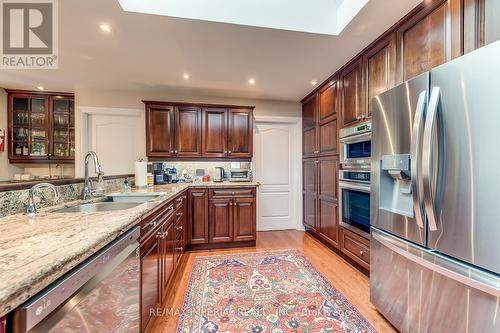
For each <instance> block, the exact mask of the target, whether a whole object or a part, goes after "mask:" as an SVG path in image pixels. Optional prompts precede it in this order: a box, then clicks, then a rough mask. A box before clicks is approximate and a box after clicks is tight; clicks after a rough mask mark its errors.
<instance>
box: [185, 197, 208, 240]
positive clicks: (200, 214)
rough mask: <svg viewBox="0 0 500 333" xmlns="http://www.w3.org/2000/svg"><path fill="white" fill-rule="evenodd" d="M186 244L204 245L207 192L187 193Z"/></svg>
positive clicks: (206, 231)
mask: <svg viewBox="0 0 500 333" xmlns="http://www.w3.org/2000/svg"><path fill="white" fill-rule="evenodd" d="M188 207H189V208H188V209H189V210H188V221H189V222H188V244H190V245H191V244H206V243H208V241H209V234H208V232H209V231H208V209H207V208H208V191H207V190H206V189H191V190H189V191H188Z"/></svg>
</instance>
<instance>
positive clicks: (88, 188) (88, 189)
mask: <svg viewBox="0 0 500 333" xmlns="http://www.w3.org/2000/svg"><path fill="white" fill-rule="evenodd" d="M90 158H93V160H94V170H95V173H96V174H97V177H98V182H99V183H100V184H101V183H102V176H103V175H104V172H102V170H101V164H100V163H99V159H98V158H97V154H96V153H95V152H93V151H89V152H88V153H87V154H86V155H85V184H84V186H83V190H82V199H83V200H89V199H90V198H92V197H95V196H103V195H104V193H100V192H97V191H96V190H95V189H93V188H92V181H91V180H90V176H89V162H90Z"/></svg>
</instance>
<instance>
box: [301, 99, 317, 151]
mask: <svg viewBox="0 0 500 333" xmlns="http://www.w3.org/2000/svg"><path fill="white" fill-rule="evenodd" d="M317 122H318V100H317V96H316V95H313V96H311V98H309V99H308V100H307V101H306V102H304V104H303V106H302V130H303V140H302V155H303V156H304V157H312V156H314V155H315V154H317V153H318V151H317V146H318V142H317V141H318V140H317V133H318V124H317Z"/></svg>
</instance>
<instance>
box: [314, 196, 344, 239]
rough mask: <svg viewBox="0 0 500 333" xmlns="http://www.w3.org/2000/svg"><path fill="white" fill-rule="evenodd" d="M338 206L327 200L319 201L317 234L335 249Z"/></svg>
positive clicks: (337, 233)
mask: <svg viewBox="0 0 500 333" xmlns="http://www.w3.org/2000/svg"><path fill="white" fill-rule="evenodd" d="M337 211H338V205H337V203H336V202H331V201H329V200H323V199H320V200H319V212H318V216H319V232H320V234H321V235H322V236H323V237H325V238H327V239H328V241H329V242H330V243H332V244H333V245H334V246H335V247H337V248H338V247H339V222H338V214H337Z"/></svg>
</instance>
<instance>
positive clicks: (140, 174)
mask: <svg viewBox="0 0 500 333" xmlns="http://www.w3.org/2000/svg"><path fill="white" fill-rule="evenodd" d="M147 173H148V162H135V186H136V187H146V186H148V178H147V176H146V175H147Z"/></svg>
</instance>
